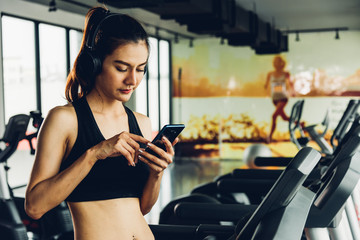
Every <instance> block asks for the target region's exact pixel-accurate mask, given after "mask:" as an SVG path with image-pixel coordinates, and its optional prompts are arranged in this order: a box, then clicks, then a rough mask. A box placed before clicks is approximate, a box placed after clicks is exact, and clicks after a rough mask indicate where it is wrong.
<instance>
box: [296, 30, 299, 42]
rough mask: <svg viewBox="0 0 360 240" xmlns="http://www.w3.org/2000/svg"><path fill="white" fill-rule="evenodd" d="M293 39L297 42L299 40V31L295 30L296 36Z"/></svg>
mask: <svg viewBox="0 0 360 240" xmlns="http://www.w3.org/2000/svg"><path fill="white" fill-rule="evenodd" d="M295 41H297V42H299V41H300V37H299V32H296V38H295Z"/></svg>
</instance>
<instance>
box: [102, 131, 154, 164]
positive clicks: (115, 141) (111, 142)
mask: <svg viewBox="0 0 360 240" xmlns="http://www.w3.org/2000/svg"><path fill="white" fill-rule="evenodd" d="M138 142H142V143H144V144H148V143H149V140H147V139H145V138H143V137H141V136H139V135H135V134H132V133H128V132H121V133H120V134H117V135H115V136H114V137H112V138H109V139H107V140H105V141H102V142H101V143H99V144H97V145H96V146H95V151H96V158H97V159H105V158H107V157H117V156H121V155H122V156H124V157H125V158H126V159H127V161H128V165H129V166H130V165H131V166H135V161H134V159H137V154H138V150H139V149H140V145H139V144H138Z"/></svg>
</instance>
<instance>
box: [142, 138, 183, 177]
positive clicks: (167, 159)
mask: <svg viewBox="0 0 360 240" xmlns="http://www.w3.org/2000/svg"><path fill="white" fill-rule="evenodd" d="M161 140H162V141H163V143H164V145H165V147H166V151H164V150H163V149H161V148H159V147H157V146H155V145H154V144H152V143H150V142H149V143H148V144H147V147H148V148H149V149H151V150H152V151H154V152H155V153H156V154H157V155H158V157H157V156H155V155H153V154H150V153H148V152H146V151H145V149H143V148H140V149H139V155H138V158H139V160H140V161H142V162H144V163H146V164H147V165H148V166H149V167H150V169H151V171H153V172H154V173H156V174H160V173H161V172H162V171H164V170H165V169H166V168H167V167H168V166H169V164H171V163H172V162H173V157H174V155H175V152H174V149H173V146H174V145H175V144H176V143H177V142H178V141H179V138H176V139H175V140H174V142H173V143H171V142H170V141H169V140H168V139H167V138H166V137H162V139H161Z"/></svg>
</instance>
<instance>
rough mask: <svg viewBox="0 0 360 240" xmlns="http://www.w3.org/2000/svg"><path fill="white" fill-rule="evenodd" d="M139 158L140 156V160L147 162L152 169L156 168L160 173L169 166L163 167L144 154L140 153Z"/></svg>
mask: <svg viewBox="0 0 360 240" xmlns="http://www.w3.org/2000/svg"><path fill="white" fill-rule="evenodd" d="M138 158H139V160H140V161H142V162H144V163H145V164H147V165H148V166H149V167H150V168H151V169H152V170H154V171H155V172H158V173H160V172H162V171H164V169H165V168H166V167H167V166H165V167H161V166H159V165H157V164H156V163H154V162H153V161H150V160H149V159H147V158H145V157H144V156H142V155H139V156H138Z"/></svg>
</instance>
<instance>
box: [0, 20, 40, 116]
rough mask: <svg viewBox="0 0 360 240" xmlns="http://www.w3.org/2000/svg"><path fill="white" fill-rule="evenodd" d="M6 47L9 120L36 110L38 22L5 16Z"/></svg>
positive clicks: (4, 55)
mask: <svg viewBox="0 0 360 240" xmlns="http://www.w3.org/2000/svg"><path fill="white" fill-rule="evenodd" d="M1 29H2V49H3V73H4V103H5V105H4V109H5V123H7V122H8V120H9V118H10V117H11V116H13V115H15V114H20V113H25V114H28V113H29V112H30V111H33V110H36V80H35V79H36V74H35V38H34V23H33V22H31V21H27V20H23V19H18V18H13V17H8V16H3V17H2V28H1Z"/></svg>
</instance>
